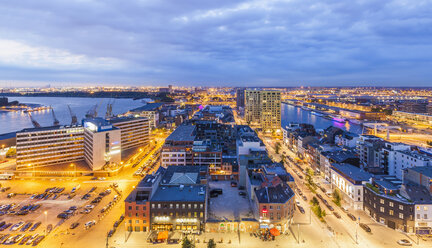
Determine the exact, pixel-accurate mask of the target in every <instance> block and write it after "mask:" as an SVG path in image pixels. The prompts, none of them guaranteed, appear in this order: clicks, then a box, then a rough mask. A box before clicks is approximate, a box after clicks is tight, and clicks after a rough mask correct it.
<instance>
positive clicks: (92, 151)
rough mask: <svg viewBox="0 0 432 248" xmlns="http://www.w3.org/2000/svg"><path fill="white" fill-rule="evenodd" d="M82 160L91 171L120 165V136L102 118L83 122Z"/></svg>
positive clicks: (117, 130) (117, 131) (118, 132)
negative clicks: (111, 165) (106, 166)
mask: <svg viewBox="0 0 432 248" xmlns="http://www.w3.org/2000/svg"><path fill="white" fill-rule="evenodd" d="M83 125H84V128H85V130H84V136H85V139H84V159H85V161H86V162H87V164H88V165H89V166H90V168H92V170H100V169H103V167H104V166H105V165H109V164H120V162H121V134H120V129H119V128H116V127H114V126H113V125H112V124H111V123H109V122H108V121H106V120H105V119H103V118H98V117H96V118H92V119H85V120H83Z"/></svg>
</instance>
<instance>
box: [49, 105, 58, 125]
mask: <svg viewBox="0 0 432 248" xmlns="http://www.w3.org/2000/svg"><path fill="white" fill-rule="evenodd" d="M51 111H52V117H53V124H54V126H58V125H60V122H59V120H58V119H57V117H56V115H55V112H54V109H53V108H52V107H51Z"/></svg>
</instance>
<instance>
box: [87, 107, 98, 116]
mask: <svg viewBox="0 0 432 248" xmlns="http://www.w3.org/2000/svg"><path fill="white" fill-rule="evenodd" d="M97 107H98V104H95V105H93V106H92V107H91V108H90V109H89V111H87V113H86V115H85V117H86V118H95V117H96V116H97Z"/></svg>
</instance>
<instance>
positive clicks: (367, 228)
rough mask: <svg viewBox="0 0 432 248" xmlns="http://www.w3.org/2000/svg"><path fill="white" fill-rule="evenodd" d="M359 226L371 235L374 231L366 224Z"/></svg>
mask: <svg viewBox="0 0 432 248" xmlns="http://www.w3.org/2000/svg"><path fill="white" fill-rule="evenodd" d="M359 226H360V227H361V228H362V229H363V230H365V231H366V232H368V233H370V232H371V231H372V230H371V229H370V227H369V226H368V225H366V224H364V223H360V224H359Z"/></svg>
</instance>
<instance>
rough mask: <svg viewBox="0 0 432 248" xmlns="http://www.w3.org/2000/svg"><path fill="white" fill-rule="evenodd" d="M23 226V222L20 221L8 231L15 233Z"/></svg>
mask: <svg viewBox="0 0 432 248" xmlns="http://www.w3.org/2000/svg"><path fill="white" fill-rule="evenodd" d="M23 225H24V221H20V222H18V223H16V224H15V225H13V226H12V227H11V228H10V230H11V231H16V230H18V229H19V228H21V227H22V226H23Z"/></svg>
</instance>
